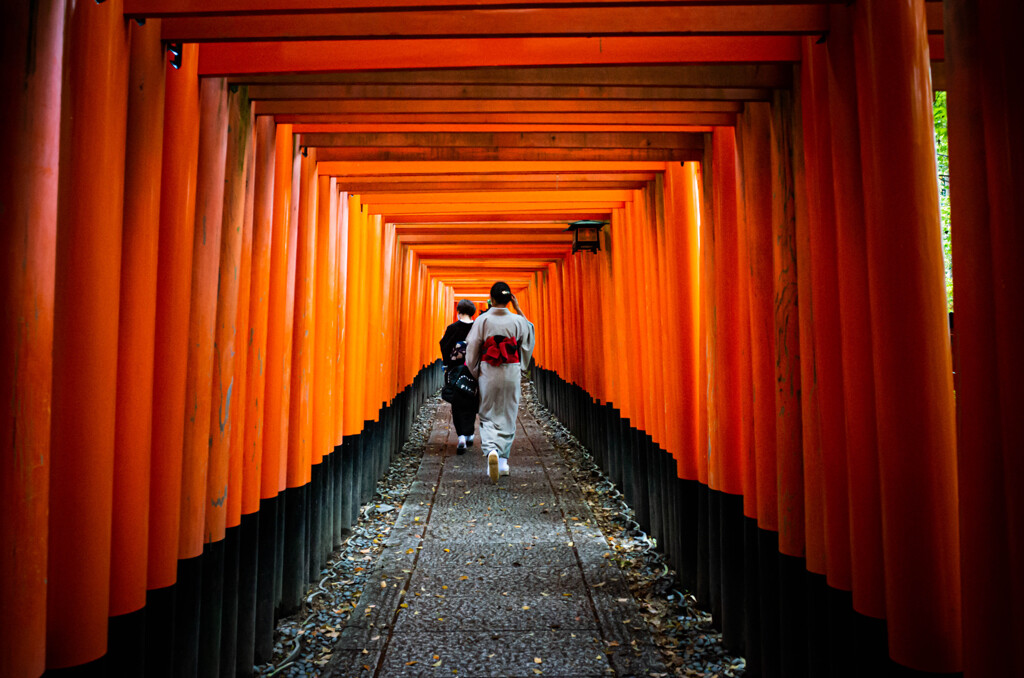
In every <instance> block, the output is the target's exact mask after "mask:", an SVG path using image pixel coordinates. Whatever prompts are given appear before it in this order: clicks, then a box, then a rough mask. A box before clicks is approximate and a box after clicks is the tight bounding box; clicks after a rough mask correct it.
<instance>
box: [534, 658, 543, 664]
mask: <svg viewBox="0 0 1024 678" xmlns="http://www.w3.org/2000/svg"><path fill="white" fill-rule="evenodd" d="M533 663H534V664H543V663H544V660H543V659H541V658H540V657H534V658H533Z"/></svg>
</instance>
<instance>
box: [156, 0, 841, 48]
mask: <svg viewBox="0 0 1024 678" xmlns="http://www.w3.org/2000/svg"><path fill="white" fill-rule="evenodd" d="M828 27H829V21H828V7H827V6H825V5H815V4H810V5H808V4H790V5H781V4H779V5H776V4H773V5H749V4H733V3H728V4H726V3H719V4H716V5H690V4H686V5H678V4H671V5H649V6H647V7H645V8H643V10H642V11H640V10H638V8H636V7H630V6H616V5H611V6H589V7H587V6H584V7H578V6H577V7H552V6H546V7H545V6H539V7H536V8H530V9H521V8H506V7H500V8H486V9H448V8H436V9H435V8H431V9H420V8H412V9H407V10H406V9H403V10H399V11H393V10H391V11H378V10H363V9H353V10H351V11H345V12H339V11H336V10H322V11H307V12H303V13H280V14H259V15H256V14H237V15H228V16H224V15H215V16H210V15H208V14H204V15H198V16H180V15H179V16H169V17H167V18H165V19H164V20H163V25H162V37H163V39H164V40H172V41H184V42H211V41H215V42H221V41H231V40H267V39H275V40H309V39H326V40H338V39H365V38H472V37H481V36H493V37H530V36H532V37H547V36H585V37H595V36H630V35H632V36H638V35H681V36H682V35H820V34H823V33H825V32H827V31H828Z"/></svg>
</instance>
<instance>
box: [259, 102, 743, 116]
mask: <svg viewBox="0 0 1024 678" xmlns="http://www.w3.org/2000/svg"><path fill="white" fill-rule="evenodd" d="M742 109H743V104H742V103H739V102H736V101H728V100H725V101H721V100H719V101H707V100H701V99H683V100H675V101H672V100H670V101H642V100H635V99H626V100H622V99H586V100H584V99H576V98H567V99H516V100H514V101H510V100H506V99H408V98H406V99H308V98H303V99H291V100H282V99H275V100H270V101H256V102H254V104H253V110H254V112H255V113H256V115H334V114H380V115H384V114H446V115H447V114H452V115H454V114H470V113H475V114H499V115H502V114H503V115H520V114H528V113H571V114H593V115H596V114H600V113H605V114H608V113H613V114H620V113H621V114H625V113H649V114H653V113H679V114H685V113H739V112H740V111H742Z"/></svg>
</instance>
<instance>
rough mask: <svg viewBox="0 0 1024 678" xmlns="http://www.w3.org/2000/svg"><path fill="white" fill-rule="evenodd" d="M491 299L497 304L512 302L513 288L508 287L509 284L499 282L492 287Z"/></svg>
mask: <svg viewBox="0 0 1024 678" xmlns="http://www.w3.org/2000/svg"><path fill="white" fill-rule="evenodd" d="M491 299H494V302H495V303H497V304H507V303H508V302H510V301H512V288H511V287H509V286H508V283H504V282H501V281H500V280H499V281H498V282H496V283H494V284H493V285H491Z"/></svg>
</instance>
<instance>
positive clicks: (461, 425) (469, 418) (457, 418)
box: [452, 405, 476, 436]
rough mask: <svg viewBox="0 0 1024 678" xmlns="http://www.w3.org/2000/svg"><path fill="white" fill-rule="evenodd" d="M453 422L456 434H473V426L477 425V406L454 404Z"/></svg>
mask: <svg viewBox="0 0 1024 678" xmlns="http://www.w3.org/2000/svg"><path fill="white" fill-rule="evenodd" d="M452 423H453V424H455V434H456V435H460V436H471V435H473V428H474V427H475V426H476V408H475V407H459V406H458V405H452Z"/></svg>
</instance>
